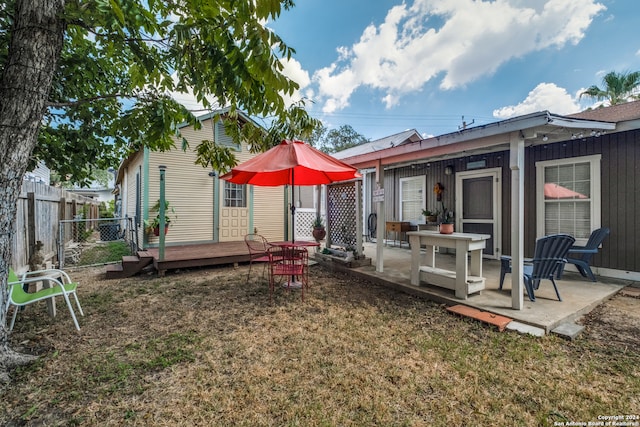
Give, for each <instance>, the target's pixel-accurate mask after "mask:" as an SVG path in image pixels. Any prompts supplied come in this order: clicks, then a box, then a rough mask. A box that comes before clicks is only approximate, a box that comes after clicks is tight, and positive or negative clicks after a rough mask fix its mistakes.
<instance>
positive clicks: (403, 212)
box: [400, 176, 427, 224]
mask: <svg viewBox="0 0 640 427" xmlns="http://www.w3.org/2000/svg"><path fill="white" fill-rule="evenodd" d="M426 187H427V177H425V176H414V177H411V178H400V221H409V222H411V223H413V224H417V223H418V222H424V216H423V215H422V209H424V206H425V195H426Z"/></svg>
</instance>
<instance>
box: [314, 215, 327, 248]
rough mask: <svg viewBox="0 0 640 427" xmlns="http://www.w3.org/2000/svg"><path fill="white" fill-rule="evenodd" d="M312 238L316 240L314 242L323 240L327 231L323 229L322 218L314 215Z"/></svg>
mask: <svg viewBox="0 0 640 427" xmlns="http://www.w3.org/2000/svg"><path fill="white" fill-rule="evenodd" d="M312 226H313V231H312V234H313V238H314V239H316V242H319V241H320V240H322V239H324V238H325V236H326V235H327V230H325V228H324V222H323V221H322V217H321V216H320V215H316V219H315V220H314V221H313V224H312Z"/></svg>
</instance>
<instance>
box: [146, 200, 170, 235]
mask: <svg viewBox="0 0 640 427" xmlns="http://www.w3.org/2000/svg"><path fill="white" fill-rule="evenodd" d="M150 212H155V213H156V216H155V218H153V219H152V220H145V221H144V228H145V230H146V231H147V233H149V234H150V233H153V234H154V235H155V236H159V235H160V200H158V201H157V202H156V204H155V205H153V207H152V208H151V209H150ZM170 213H171V214H174V216H175V213H176V211H175V209H173V206H171V205H170V204H169V201H168V200H165V201H164V234H167V233H168V232H169V225H171V220H172V219H174V218H172V217H171V215H170ZM176 218H177V217H176Z"/></svg>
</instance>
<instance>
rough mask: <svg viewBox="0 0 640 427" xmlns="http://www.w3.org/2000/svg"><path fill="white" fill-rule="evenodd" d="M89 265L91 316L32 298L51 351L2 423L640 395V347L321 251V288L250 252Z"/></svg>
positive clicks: (6, 400) (128, 421) (442, 409)
mask: <svg viewBox="0 0 640 427" xmlns="http://www.w3.org/2000/svg"><path fill="white" fill-rule="evenodd" d="M99 271H103V270H101V269H93V270H83V271H79V272H74V273H72V275H73V276H74V277H75V278H77V279H79V280H80V282H81V286H80V288H79V291H78V293H79V297H80V299H81V302H82V304H83V308H84V309H85V313H86V316H85V317H81V318H80V325H81V327H82V331H81V332H80V333H79V334H78V333H76V332H75V329H74V328H73V325H72V322H71V319H70V318H69V315H68V313H67V312H66V311H65V310H64V309H63V308H59V313H60V314H59V316H58V318H57V321H56V322H53V321H51V320H50V319H49V318H48V317H47V316H46V309H45V307H44V304H43V306H42V307H30V308H29V310H27V311H25V312H24V313H20V315H19V316H18V321H17V324H16V329H15V331H14V333H13V334H12V336H11V342H12V343H13V346H14V347H15V348H23V349H24V351H30V352H35V353H38V354H40V355H41V358H40V360H39V361H38V362H37V363H35V364H33V365H31V366H29V367H26V368H23V369H20V370H19V371H18V372H16V373H15V374H14V382H13V383H12V384H11V385H10V387H8V388H5V389H4V390H2V392H1V396H0V400H1V401H2V411H1V412H0V423H2V424H3V425H4V424H7V423H14V424H12V425H34V426H35V425H38V426H41V425H47V426H51V425H65V426H67V425H83V426H84V425H87V426H89V425H92V426H93V425H95V426H98V425H99V426H104V425H107V426H111V425H112V426H121V425H139V426H147V425H161V426H165V425H166V426H194V425H199V426H227V425H233V426H238V425H239V426H369V425H377V426H497V425H510V426H524V425H549V426H552V425H554V423H560V422H584V423H588V422H589V421H598V416H601V415H619V414H637V413H638V412H639V410H640V400H639V397H638V396H640V374H639V372H640V369H638V367H640V356H639V355H638V349H637V348H630V347H625V345H624V344H616V343H615V342H609V341H608V340H602V339H595V338H593V337H592V336H591V335H590V334H589V332H588V329H587V332H586V333H584V334H583V335H581V336H580V337H579V338H578V339H577V340H576V341H573V342H570V341H565V340H563V339H561V338H558V337H555V336H546V337H543V338H535V337H532V336H528V335H520V334H518V333H515V332H502V333H500V332H498V331H497V330H496V329H494V328H492V327H488V326H486V325H483V324H481V323H478V322H475V321H472V320H467V319H463V318H460V317H457V316H454V315H452V314H449V313H448V312H446V311H445V310H444V308H443V307H442V306H440V305H437V304H434V303H431V302H428V301H424V300H421V299H418V298H416V297H412V296H408V295H404V294H400V293H397V292H395V291H392V290H388V289H385V288H383V287H380V286H377V285H373V284H370V283H366V282H361V281H356V280H354V279H352V278H350V277H347V276H343V275H339V274H334V273H329V272H327V271H324V270H322V269H321V267H319V266H314V267H312V274H311V277H310V281H311V284H312V287H311V289H309V290H308V292H307V293H306V295H305V302H304V303H302V302H301V301H300V294H299V291H292V292H287V291H285V290H284V289H277V292H276V294H275V297H274V301H273V303H270V302H269V292H268V287H267V285H266V284H264V283H259V282H260V280H259V274H260V269H256V270H255V271H254V272H253V273H255V275H254V278H253V279H252V282H253V283H247V282H246V273H247V267H246V266H242V267H240V268H238V269H233V268H231V267H224V268H212V269H198V270H192V271H182V272H179V273H177V274H174V273H169V274H168V275H167V276H166V277H164V278H157V277H155V276H144V277H135V278H132V279H126V280H113V281H106V280H103V279H102V277H103V276H102V275H99V274H98V273H97V272H99Z"/></svg>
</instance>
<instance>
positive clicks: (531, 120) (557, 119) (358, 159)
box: [342, 111, 616, 168]
mask: <svg viewBox="0 0 640 427" xmlns="http://www.w3.org/2000/svg"><path fill="white" fill-rule="evenodd" d="M580 129H583V130H587V129H588V130H589V131H596V130H597V131H604V132H606V131H610V130H615V129H616V123H611V122H601V121H595V120H585V119H574V118H568V117H565V116H560V115H556V114H551V113H549V112H548V111H542V112H537V113H531V114H527V115H524V116H519V117H514V118H511V119H507V120H502V121H499V122H495V123H489V124H487V125H482V126H476V127H473V128H468V129H463V130H459V131H457V132H451V133H448V134H444V135H440V136H436V137H432V138H428V139H423V140H420V141H417V142H413V143H408V144H403V145H400V146H396V147H390V148H385V149H382V150H379V151H375V152H371V153H366V154H361V155H356V156H352V157H347V158H343V159H342V160H343V161H345V162H346V163H349V164H351V165H353V166H355V167H358V168H366V167H375V166H376V165H378V164H382V165H395V164H399V163H406V162H411V161H412V160H413V161H415V160H416V159H417V158H438V157H447V156H449V155H451V154H460V153H463V152H470V151H477V150H486V149H488V148H492V149H493V150H500V149H507V148H508V146H509V141H510V139H511V137H512V136H515V137H517V138H521V139H524V140H527V141H528V144H529V145H535V144H540V143H547V142H554V141H559V140H562V139H570V138H571V136H572V135H573V134H572V131H576V130H580ZM514 133H515V134H514ZM544 137H546V139H544V141H543V138H544ZM550 138H551V141H549V139H550Z"/></svg>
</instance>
